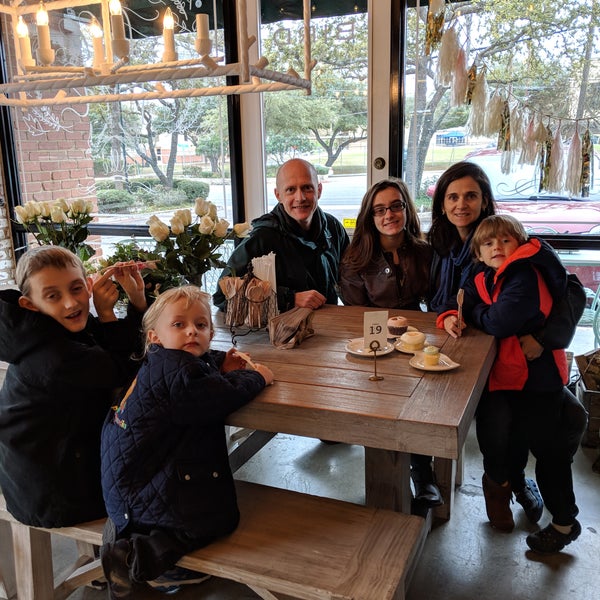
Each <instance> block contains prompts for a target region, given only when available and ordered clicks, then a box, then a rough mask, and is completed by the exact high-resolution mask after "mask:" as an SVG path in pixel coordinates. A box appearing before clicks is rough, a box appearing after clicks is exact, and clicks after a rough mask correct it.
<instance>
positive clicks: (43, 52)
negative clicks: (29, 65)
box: [35, 2, 54, 66]
mask: <svg viewBox="0 0 600 600" xmlns="http://www.w3.org/2000/svg"><path fill="white" fill-rule="evenodd" d="M49 22H50V21H49V18H48V11H47V10H46V7H45V6H44V3H43V2H40V7H39V9H38V11H37V12H36V13H35V23H36V26H37V34H38V60H39V61H40V63H41V64H42V65H44V66H48V65H51V64H52V63H53V62H54V50H52V44H51V43H50V27H49V26H48V23H49Z"/></svg>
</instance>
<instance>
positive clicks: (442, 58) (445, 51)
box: [437, 27, 459, 86]
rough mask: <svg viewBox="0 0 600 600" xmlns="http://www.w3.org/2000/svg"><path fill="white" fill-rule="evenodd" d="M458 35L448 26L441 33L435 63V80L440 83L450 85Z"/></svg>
mask: <svg viewBox="0 0 600 600" xmlns="http://www.w3.org/2000/svg"><path fill="white" fill-rule="evenodd" d="M458 50H459V46H458V37H457V35H456V29H455V28H454V27H449V28H448V29H446V31H445V32H444V34H443V35H442V43H441V46H440V55H439V57H438V65H437V81H438V83H439V84H440V85H448V86H449V85H450V83H451V82H452V72H453V70H454V66H455V65H456V55H457V54H458Z"/></svg>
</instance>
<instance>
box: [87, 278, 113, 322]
mask: <svg viewBox="0 0 600 600" xmlns="http://www.w3.org/2000/svg"><path fill="white" fill-rule="evenodd" d="M111 276H112V273H111V272H110V271H107V272H106V273H104V274H103V275H100V277H98V279H95V280H94V281H93V283H92V299H93V301H94V306H95V307H96V313H97V314H98V318H99V319H100V321H102V322H103V323H107V322H109V321H116V320H117V317H116V316H115V313H114V311H113V308H114V306H115V303H116V302H117V300H118V298H119V290H118V289H117V286H116V285H115V283H114V281H113V280H112V279H111Z"/></svg>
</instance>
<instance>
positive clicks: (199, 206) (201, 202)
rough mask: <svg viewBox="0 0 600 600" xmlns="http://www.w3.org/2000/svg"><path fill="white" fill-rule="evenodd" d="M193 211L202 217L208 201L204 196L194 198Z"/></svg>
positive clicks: (205, 211) (206, 210)
mask: <svg viewBox="0 0 600 600" xmlns="http://www.w3.org/2000/svg"><path fill="white" fill-rule="evenodd" d="M194 212H195V213H196V214H197V215H198V216H199V217H203V216H204V215H205V214H206V213H207V212H208V201H207V200H205V199H204V198H196V204H195V205H194Z"/></svg>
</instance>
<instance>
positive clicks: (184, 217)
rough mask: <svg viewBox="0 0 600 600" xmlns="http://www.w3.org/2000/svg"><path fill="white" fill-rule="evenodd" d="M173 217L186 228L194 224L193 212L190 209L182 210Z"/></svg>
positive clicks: (177, 211)
mask: <svg viewBox="0 0 600 600" xmlns="http://www.w3.org/2000/svg"><path fill="white" fill-rule="evenodd" d="M173 216H174V217H176V218H177V219H179V220H180V221H181V222H182V223H183V225H184V227H187V226H188V225H191V224H192V211H191V210H190V209H189V208H180V209H179V210H176V211H175V214H174V215H173Z"/></svg>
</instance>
